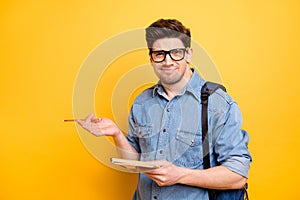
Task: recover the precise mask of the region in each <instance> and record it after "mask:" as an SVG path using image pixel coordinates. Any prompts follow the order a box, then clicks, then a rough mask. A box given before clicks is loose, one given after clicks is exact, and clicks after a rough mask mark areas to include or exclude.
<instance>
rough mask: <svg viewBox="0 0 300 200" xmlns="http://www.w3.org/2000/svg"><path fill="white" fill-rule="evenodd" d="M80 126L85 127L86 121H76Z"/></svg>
mask: <svg viewBox="0 0 300 200" xmlns="http://www.w3.org/2000/svg"><path fill="white" fill-rule="evenodd" d="M75 121H76V122H77V123H78V124H79V125H81V126H83V125H84V123H85V122H84V121H82V120H81V119H76V120H75Z"/></svg>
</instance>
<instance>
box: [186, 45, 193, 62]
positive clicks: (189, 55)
mask: <svg viewBox="0 0 300 200" xmlns="http://www.w3.org/2000/svg"><path fill="white" fill-rule="evenodd" d="M192 57H193V49H192V48H189V49H188V50H187V54H186V61H187V62H191V60H192Z"/></svg>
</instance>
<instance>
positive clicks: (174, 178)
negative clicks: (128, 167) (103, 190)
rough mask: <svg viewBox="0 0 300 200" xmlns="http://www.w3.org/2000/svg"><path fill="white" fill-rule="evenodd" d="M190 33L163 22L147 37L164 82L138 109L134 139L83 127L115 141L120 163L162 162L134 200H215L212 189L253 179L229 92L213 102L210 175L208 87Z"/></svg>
mask: <svg viewBox="0 0 300 200" xmlns="http://www.w3.org/2000/svg"><path fill="white" fill-rule="evenodd" d="M190 36H191V34H190V30H189V29H187V28H185V27H184V26H183V25H182V23H181V22H179V21H177V20H164V19H160V20H158V21H156V22H154V23H153V24H151V25H150V26H149V27H148V28H147V29H146V40H147V45H148V48H149V56H150V62H151V64H152V66H153V70H154V72H155V74H156V75H157V77H158V78H159V82H158V83H157V85H155V86H153V87H151V88H149V89H147V90H145V91H144V92H143V93H142V94H140V95H139V96H138V97H137V98H136V100H135V102H134V104H133V105H132V108H131V112H130V116H129V131H128V135H127V136H124V134H123V133H122V132H121V131H120V129H119V128H118V127H117V125H116V124H115V123H114V122H112V121H111V120H110V119H107V118H94V115H89V116H88V117H87V118H86V120H85V121H81V120H78V123H79V124H80V125H82V127H83V128H85V129H87V130H88V131H89V132H91V133H92V134H94V135H96V136H102V135H105V136H112V137H113V138H114V141H115V143H116V146H117V149H118V152H119V154H120V156H121V157H123V158H128V159H136V160H143V161H149V160H151V161H153V162H156V163H157V164H158V165H159V166H160V167H159V168H157V169H153V170H149V171H145V172H144V173H140V174H139V181H138V186H137V189H136V192H135V195H134V197H133V199H142V200H150V199H163V200H168V199H170V200H175V199H203V200H207V199H208V192H207V188H210V189H239V188H242V187H243V186H244V185H245V183H246V180H247V177H248V170H249V166H250V162H251V156H250V153H249V151H248V148H247V145H248V140H249V137H248V135H247V133H246V132H245V131H241V129H240V128H241V123H242V120H241V113H240V110H239V107H238V106H237V104H236V103H235V102H234V100H233V99H232V98H231V97H230V96H229V95H228V94H227V93H225V92H223V91H222V90H217V91H216V92H215V93H213V94H212V95H211V96H210V99H209V105H208V122H209V128H208V134H209V139H210V152H211V165H212V167H211V168H209V169H203V151H202V145H201V143H202V141H201V136H202V133H201V87H202V86H203V84H204V83H205V81H204V80H203V79H202V78H201V77H200V76H199V74H198V73H197V72H196V71H195V70H194V69H192V68H191V67H190V61H191V59H192V55H193V49H192V48H191V46H190V44H191V39H190Z"/></svg>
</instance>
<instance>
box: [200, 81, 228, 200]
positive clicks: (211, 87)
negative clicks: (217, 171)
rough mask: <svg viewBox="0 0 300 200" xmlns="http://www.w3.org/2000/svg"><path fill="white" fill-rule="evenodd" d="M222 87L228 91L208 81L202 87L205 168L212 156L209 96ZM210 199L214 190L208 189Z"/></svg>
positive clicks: (213, 194) (208, 166) (207, 166)
mask: <svg viewBox="0 0 300 200" xmlns="http://www.w3.org/2000/svg"><path fill="white" fill-rule="evenodd" d="M219 88H221V89H222V90H224V91H225V92H226V89H225V87H224V86H223V85H220V84H217V83H213V82H206V83H205V84H204V85H203V86H202V88H201V104H202V113H201V119H202V151H203V167H204V169H208V168H210V157H209V154H210V152H209V139H208V134H207V132H208V120H207V106H208V97H209V96H210V95H211V94H212V93H214V92H215V91H216V90H217V89H219ZM208 195H209V199H210V200H213V199H214V197H215V193H214V190H208Z"/></svg>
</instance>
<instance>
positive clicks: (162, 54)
mask: <svg viewBox="0 0 300 200" xmlns="http://www.w3.org/2000/svg"><path fill="white" fill-rule="evenodd" d="M153 53H154V56H164V55H165V54H164V52H163V51H160V52H153Z"/></svg>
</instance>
